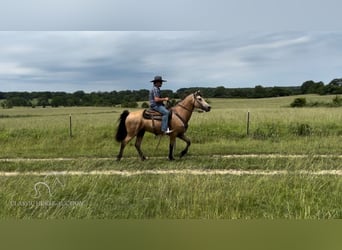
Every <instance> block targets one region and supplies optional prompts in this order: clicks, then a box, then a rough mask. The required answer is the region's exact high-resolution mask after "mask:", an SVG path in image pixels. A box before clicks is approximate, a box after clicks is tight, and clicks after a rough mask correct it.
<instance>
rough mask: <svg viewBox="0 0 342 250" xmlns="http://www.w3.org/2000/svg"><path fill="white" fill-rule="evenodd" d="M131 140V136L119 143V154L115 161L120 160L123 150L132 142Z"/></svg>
mask: <svg viewBox="0 0 342 250" xmlns="http://www.w3.org/2000/svg"><path fill="white" fill-rule="evenodd" d="M132 138H133V137H132V136H129V135H127V136H126V138H125V139H123V141H122V142H121V146H120V152H119V154H118V156H117V157H116V159H117V160H118V161H120V160H121V158H122V155H123V152H124V149H125V147H126V145H127V143H129V141H130V140H132Z"/></svg>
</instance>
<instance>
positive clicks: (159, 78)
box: [151, 76, 167, 82]
mask: <svg viewBox="0 0 342 250" xmlns="http://www.w3.org/2000/svg"><path fill="white" fill-rule="evenodd" d="M151 82H167V81H166V80H163V78H162V77H161V76H155V77H154V80H152V81H151Z"/></svg>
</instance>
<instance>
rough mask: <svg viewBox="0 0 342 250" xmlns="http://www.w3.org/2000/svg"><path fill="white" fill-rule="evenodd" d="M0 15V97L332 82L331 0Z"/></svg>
mask: <svg viewBox="0 0 342 250" xmlns="http://www.w3.org/2000/svg"><path fill="white" fill-rule="evenodd" d="M47 2H48V3H49V4H47ZM142 2H144V4H142ZM161 2H162V3H163V4H161ZM0 7H1V8H0V91H66V92H74V91H77V90H84V91H86V92H92V91H112V90H127V89H131V90H139V89H149V88H150V87H151V83H150V80H152V79H153V78H154V76H155V75H161V76H163V78H165V79H167V82H166V83H164V85H163V88H164V89H172V90H177V89H179V88H184V87H217V86H225V87H227V88H237V87H254V86H256V85H262V86H299V85H301V84H302V83H303V82H304V81H306V80H314V81H323V82H324V83H326V84H327V83H329V82H330V81H331V80H333V79H334V78H340V77H342V74H341V69H342V60H341V58H342V46H341V44H342V23H341V22H340V21H339V20H337V19H338V18H337V17H338V16H339V10H340V9H341V7H342V2H341V3H340V1H334V0H325V1H318V0H311V1H308V0H302V1H298V0H297V1H292V0H288V1H283V2H282V1H269V0H259V1H250V0H239V1H234V0H228V1H223V0H211V1H200V0H198V1H193V0H183V1H180V0H173V1H156V0H145V1H138V2H137V1H134V0H126V1H116V0H112V1H110V0H97V1H93V0H83V1H80V0H74V1H65V0H59V1H52V0H50V1H42V0H26V1H18V0H11V1H7V0H3V1H2V3H1V6H0ZM13 13H15V14H13Z"/></svg>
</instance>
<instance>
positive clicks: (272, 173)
mask: <svg viewBox="0 0 342 250" xmlns="http://www.w3.org/2000/svg"><path fill="white" fill-rule="evenodd" d="M291 174H299V175H335V176H336V175H337V176H342V170H319V171H308V170H299V171H285V170H273V171H267V170H233V169H227V170H215V169H213V170H202V169H182V170H136V171H119V170H101V171H41V172H38V171H27V172H5V171H1V172H0V176H5V177H15V176H49V175H52V176H53V175H55V176H101V175H104V176H127V177H129V176H137V175H234V176H242V175H259V176H275V175H291Z"/></svg>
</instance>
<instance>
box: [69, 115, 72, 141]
mask: <svg viewBox="0 0 342 250" xmlns="http://www.w3.org/2000/svg"><path fill="white" fill-rule="evenodd" d="M69 135H70V138H72V119H71V114H70V116H69Z"/></svg>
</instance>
